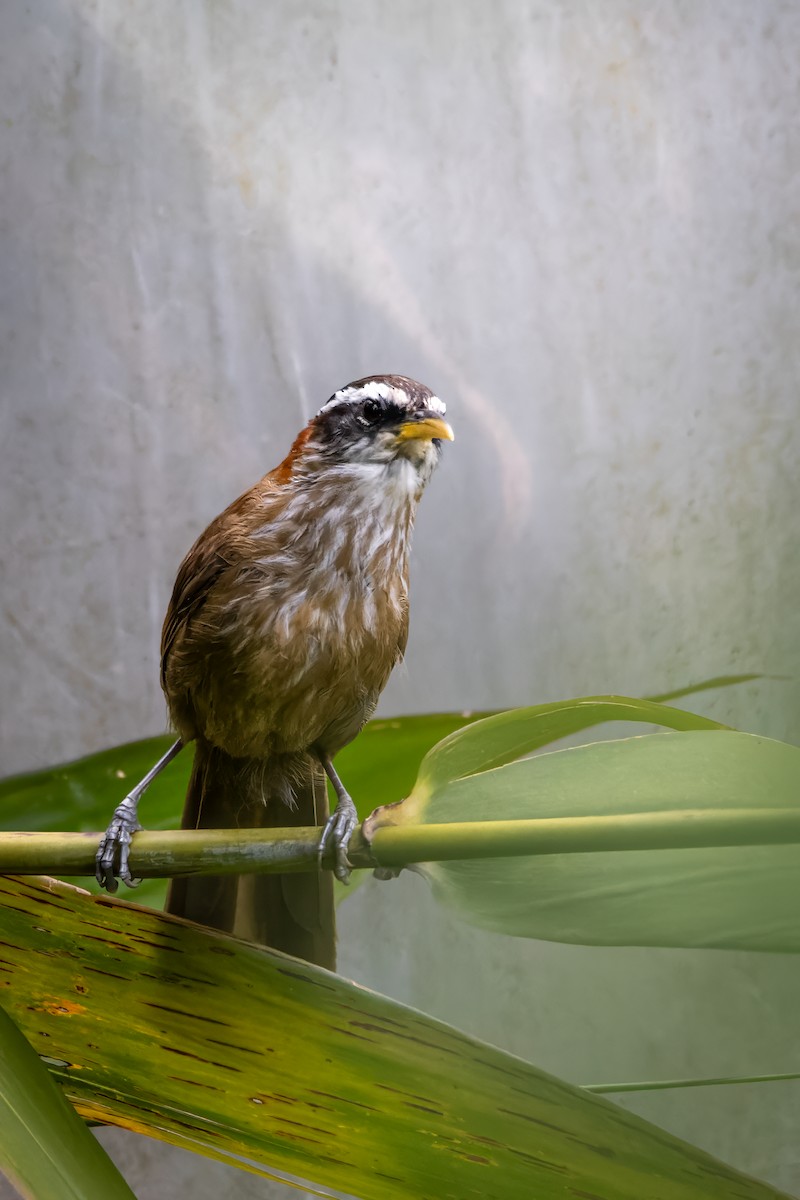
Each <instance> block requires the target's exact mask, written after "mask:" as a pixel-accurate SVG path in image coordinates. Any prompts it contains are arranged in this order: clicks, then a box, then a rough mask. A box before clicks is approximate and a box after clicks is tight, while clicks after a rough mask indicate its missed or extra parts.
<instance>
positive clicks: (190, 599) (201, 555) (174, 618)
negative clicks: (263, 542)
mask: <svg viewBox="0 0 800 1200" xmlns="http://www.w3.org/2000/svg"><path fill="white" fill-rule="evenodd" d="M218 519H219V518H218ZM216 523H217V522H214V524H216ZM212 529H213V526H209V528H208V529H207V530H206V532H205V533H204V534H203V535H202V536H201V537H200V538H198V540H197V541H196V542H195V544H194V545H193V546H192V548H191V550H190V551H189V553H188V554H187V555H186V558H185V559H184V560H183V562H182V563H181V565H180V568H179V570H178V576H177V578H176V580H175V586H174V588H173V589H172V598H171V599H170V602H169V607H168V608H167V615H166V617H165V618H164V627H163V629H162V631H161V686H162V687H163V688H164V689H166V686H167V662H168V659H169V655H170V652H171V650H172V649H173V647H174V645H175V642H176V640H177V639H178V637H179V635H180V633H181V632H182V630H183V629H185V627H186V625H187V624H188V622H189V621H190V620H191V619H192V617H195V616H197V614H198V613H199V612H200V610H201V609H202V607H203V604H204V603H205V601H206V599H207V598H208V594H209V592H210V591H211V589H212V587H213V586H214V584H215V583H216V582H217V580H218V579H219V577H220V575H222V573H223V571H225V570H226V569H227V568H228V567H229V566H230V565H231V555H230V554H226V553H225V545H224V541H223V539H222V538H220V537H219V536H216V537H215V536H213V534H212ZM209 535H211V536H209Z"/></svg>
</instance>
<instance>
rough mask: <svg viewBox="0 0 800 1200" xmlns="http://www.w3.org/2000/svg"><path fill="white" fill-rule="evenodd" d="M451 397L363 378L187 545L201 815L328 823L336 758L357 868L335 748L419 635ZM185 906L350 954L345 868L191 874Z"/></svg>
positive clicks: (178, 891)
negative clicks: (430, 505) (338, 920)
mask: <svg viewBox="0 0 800 1200" xmlns="http://www.w3.org/2000/svg"><path fill="white" fill-rule="evenodd" d="M443 414H444V405H443V404H442V403H441V401H439V400H438V399H437V398H436V397H435V396H433V394H432V393H431V392H430V391H429V390H428V389H427V388H424V387H423V386H422V385H421V384H418V383H415V382H414V381H413V380H410V379H407V378H406V377H404V376H372V377H370V378H368V379H363V380H359V381H357V382H356V383H354V384H350V385H349V386H348V387H347V388H344V389H342V390H341V391H340V392H337V393H336V394H335V396H333V397H332V398H331V400H330V401H329V402H328V403H327V404H326V405H325V406H324V407H323V408H322V410H321V411H320V412H319V413H318V414H317V416H316V417H314V418H312V420H311V421H310V422H309V424H308V426H307V427H306V428H305V429H304V430H303V431H302V433H300V435H299V436H298V438H297V439H296V441H295V443H294V445H293V446H292V449H291V451H290V453H289V455H288V456H287V458H286V459H285V460H284V461H283V462H282V463H281V464H280V465H279V466H278V467H276V468H275V470H273V471H271V472H270V473H269V474H268V475H266V476H265V477H264V478H263V479H262V480H260V482H259V483H257V484H256V485H255V486H254V487H253V488H251V489H250V491H248V492H245V494H244V495H243V496H240V497H239V499H238V500H235V501H234V503H233V504H231V505H230V506H229V507H228V508H227V509H226V510H225V511H224V512H223V513H222V514H221V515H220V516H218V517H217V518H216V520H214V521H212V523H211V524H210V525H209V527H208V528H207V529H206V531H205V532H204V533H203V534H202V535H201V536H200V537H199V538H198V540H197V541H196V542H195V544H194V546H193V547H192V549H191V550H190V551H189V553H188V554H187V556H186V558H185V559H184V561H183V563H182V564H181V567H180V570H179V571H178V576H177V579H176V581H175V587H174V590H173V594H172V599H171V601H170V605H169V609H168V611H167V616H166V620H165V622H164V630H163V635H162V645H161V653H162V660H161V681H162V685H163V688H164V692H165V695H166V698H167V704H168V707H169V713H170V717H171V720H172V723H173V725H174V727H175V729H176V730H177V732H178V734H179V737H180V739H181V742H182V743H184V744H185V743H187V742H190V741H194V742H195V743H196V750H195V762H194V769H193V772H192V777H191V782H190V784H189V790H188V794H187V798H186V806H185V809H184V815H183V822H182V824H183V827H184V828H200V827H219V828H229V827H235V826H248V827H249V826H258V827H263V826H266V825H272V826H278V827H280V826H286V825H290V824H293V823H294V824H298V825H313V824H323V823H324V822H325V820H326V818H327V797H326V784H325V772H326V771H327V773H328V775H329V776H330V778H331V780H332V782H333V784H334V787H335V789H336V790H337V793H338V795H339V804H338V806H337V810H336V813H335V814H334V817H333V818H331V819H330V822H329V824H328V827H327V836H328V837H329V838H330V840H331V841H332V842H333V843H334V846H335V849H336V854H337V872H336V873H337V874H338V875H339V876H340V877H341V878H346V876H347V860H346V851H347V840H348V839H349V835H350V832H351V829H352V825H353V823H354V819H355V818H354V811H353V809H352V801H350V799H349V797H348V796H347V794H346V792H345V791H344V788H343V787H342V785H341V782H340V781H339V780H338V777H337V776H336V773H335V771H334V770H333V767H332V764H331V761H330V760H331V759H332V758H333V756H334V755H335V754H336V753H337V751H338V750H340V749H341V748H342V747H343V746H345V745H347V743H348V742H350V741H352V739H353V738H354V737H355V736H356V734H357V733H358V732H359V730H360V729H361V728H362V726H363V725H364V723H365V722H366V721H367V720H368V719H369V717H370V715H371V714H372V712H373V710H374V708H375V705H376V704H377V702H378V697H379V696H380V693H381V691H382V690H383V688H384V686H385V685H386V682H387V680H388V678H389V675H390V673H391V671H392V668H393V667H394V666H395V664H396V663H397V662H398V660H399V659H400V658H401V657H402V655H403V652H404V649H405V644H406V638H407V634H408V553H409V547H410V535H411V529H412V526H413V522H414V514H415V510H416V505H417V503H418V501H419V498H420V496H421V494H422V490H423V488H424V486H425V483H426V482H427V480H428V478H429V477H430V474H431V472H432V470H433V468H434V466H435V464H436V462H437V460H438V457H439V448H440V439H442V438H451V437H452V433H451V431H450V428H449V426H448V425H447V424H446V423H445V421H444V419H443ZM136 799H137V800H138V796H137V797H136ZM112 829H113V823H112V827H110V829H109V835H111V834H112ZM107 841H108V839H107ZM116 841H124V836H122V837H117V839H116ZM102 850H103V847H102V846H101V852H102ZM101 852H99V854H98V859H99V861H100V859H101ZM103 861H104V862H105V863H106V864H107V852H106V859H105V860H103ZM125 869H127V864H125ZM123 878H125V874H124V873H123ZM105 881H106V882H107V881H108V877H107V872H106V878H105ZM167 907H168V909H169V911H171V912H174V913H177V914H179V915H182V916H186V917H190V918H192V919H194V920H199V921H201V922H203V923H204V924H208V925H213V926H215V927H216V928H219V929H225V930H228V931H230V932H233V933H236V934H239V935H241V936H245V937H249V938H252V939H254V940H257V941H260V942H263V943H265V944H267V945H271V946H274V947H276V948H278V949H282V950H286V951H288V952H290V953H293V954H296V955H298V956H300V957H304V958H307V959H309V960H311V961H314V962H318V963H321V964H322V965H324V966H328V967H331V968H332V967H333V966H334V962H335V956H334V921H333V894H332V877H331V874H330V872H320V873H319V874H317V875H308V874H306V875H285V876H260V877H259V876H242V877H223V878H218V879H199V878H195V879H184V880H175V881H173V884H172V886H171V888H170V894H169V898H168V904H167Z"/></svg>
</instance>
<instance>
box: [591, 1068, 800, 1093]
mask: <svg viewBox="0 0 800 1200" xmlns="http://www.w3.org/2000/svg"><path fill="white" fill-rule="evenodd" d="M787 1079H800V1071H791V1072H787V1073H785V1074H782V1075H720V1076H719V1077H718V1078H717V1079H652V1080H644V1081H643V1082H641V1083H584V1084H582V1085H581V1086H582V1087H583V1090H584V1091H585V1092H596V1093H597V1094H598V1095H611V1094H613V1093H615V1092H619V1093H622V1092H663V1091H667V1090H668V1089H669V1088H692V1087H724V1086H725V1085H729V1084H735V1083H781V1082H783V1081H784V1080H787Z"/></svg>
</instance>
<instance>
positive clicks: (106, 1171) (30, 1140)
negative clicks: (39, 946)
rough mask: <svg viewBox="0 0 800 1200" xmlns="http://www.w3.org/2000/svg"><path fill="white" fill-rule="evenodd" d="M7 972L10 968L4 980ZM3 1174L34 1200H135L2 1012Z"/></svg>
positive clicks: (0, 1154) (0, 1148)
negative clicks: (100, 1197)
mask: <svg viewBox="0 0 800 1200" xmlns="http://www.w3.org/2000/svg"><path fill="white" fill-rule="evenodd" d="M6 973H7V972H6V970H5V968H4V975H3V976H2V977H0V978H4V976H5V974H6ZM40 1040H41V1039H40ZM48 1049H49V1048H48ZM3 1174H4V1175H6V1176H7V1177H8V1178H9V1179H10V1180H11V1182H12V1183H13V1184H14V1186H15V1188H16V1189H17V1191H18V1192H20V1193H21V1194H22V1195H23V1196H26V1197H31V1200H97V1197H98V1196H102V1197H103V1198H104V1200H135V1198H134V1195H133V1192H132V1191H131V1190H130V1188H129V1187H128V1185H127V1184H126V1182H125V1180H124V1179H123V1178H122V1176H121V1175H120V1174H119V1172H118V1171H117V1169H116V1167H115V1166H114V1164H113V1163H112V1162H111V1159H110V1158H109V1157H108V1155H107V1154H106V1153H105V1151H104V1150H103V1148H102V1146H101V1145H100V1143H99V1142H97V1141H95V1139H94V1138H93V1137H92V1135H91V1133H90V1132H89V1130H88V1129H87V1128H86V1126H85V1125H84V1123H83V1121H82V1120H81V1119H80V1117H79V1116H78V1115H77V1113H76V1112H75V1110H74V1109H73V1108H71V1107H70V1105H69V1104H68V1103H67V1102H66V1100H65V1099H64V1097H63V1095H62V1094H61V1092H60V1091H59V1088H58V1086H57V1085H56V1084H55V1083H54V1082H53V1080H52V1078H51V1077H50V1075H49V1073H48V1071H47V1069H46V1068H45V1066H44V1064H43V1063H42V1061H41V1060H40V1058H39V1056H38V1055H37V1054H36V1053H35V1051H34V1050H32V1049H31V1047H30V1046H29V1045H28V1043H27V1042H26V1040H25V1038H24V1037H23V1036H22V1034H21V1033H20V1031H19V1029H17V1027H16V1025H15V1024H14V1022H13V1021H12V1020H11V1018H10V1017H9V1016H8V1015H7V1014H6V1012H5V1010H4V1009H2V1008H0V1175H3Z"/></svg>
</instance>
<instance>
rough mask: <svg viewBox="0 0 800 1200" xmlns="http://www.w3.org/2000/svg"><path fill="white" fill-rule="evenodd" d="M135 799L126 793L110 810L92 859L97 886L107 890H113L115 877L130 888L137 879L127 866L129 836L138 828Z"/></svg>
mask: <svg viewBox="0 0 800 1200" xmlns="http://www.w3.org/2000/svg"><path fill="white" fill-rule="evenodd" d="M136 808H137V801H136V799H135V798H133V797H131V796H126V797H125V799H124V800H123V801H122V803H121V804H118V805H117V807H116V808H115V809H114V815H113V817H112V818H111V823H110V825H109V826H108V829H107V830H106V831H105V833H104V834H103V836H102V838H101V839H100V845H99V846H98V849H97V853H96V854H95V856H94V859H95V871H94V873H95V878H96V879H97V882H98V883H99V884H100V886H101V887H104V888H105V889H106V891H108V892H112V893H113V892H115V891H116V890H117V887H118V886H119V885H118V883H117V878H118V877H119V879H121V880H122V882H123V883H125V884H127V886H128V887H130V888H135V887H138V886H139V884H140V883H141V882H142V881H141V879H134V878H133V876H132V875H131V871H130V867H129V865H128V856H129V854H130V845H131V838H132V837H133V835H134V833H136V831H137V830H139V829H141V825H140V824H139V819H138V817H137V815H136ZM117 850H119V871H118V872H115V871H114V859H115V858H116V855H117Z"/></svg>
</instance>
